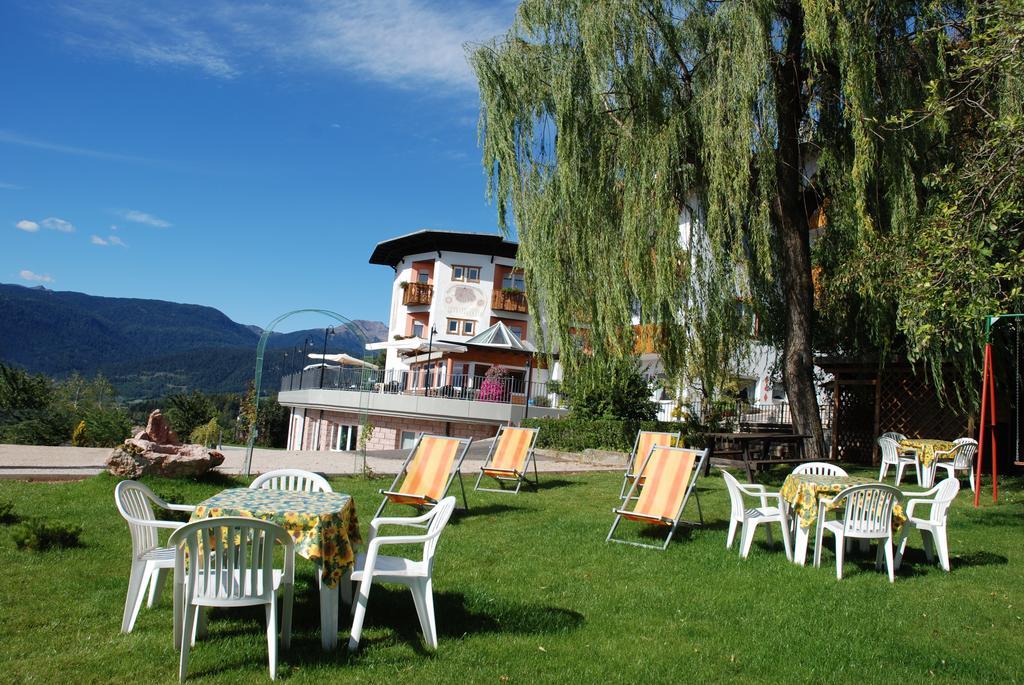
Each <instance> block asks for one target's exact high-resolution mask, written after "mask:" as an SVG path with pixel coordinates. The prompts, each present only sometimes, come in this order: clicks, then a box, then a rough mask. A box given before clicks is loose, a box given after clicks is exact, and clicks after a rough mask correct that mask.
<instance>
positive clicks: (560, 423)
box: [522, 415, 706, 452]
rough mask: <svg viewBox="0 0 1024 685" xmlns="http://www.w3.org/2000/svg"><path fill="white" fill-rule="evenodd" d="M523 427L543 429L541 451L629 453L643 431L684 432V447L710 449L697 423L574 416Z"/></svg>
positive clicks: (528, 422)
mask: <svg viewBox="0 0 1024 685" xmlns="http://www.w3.org/2000/svg"><path fill="white" fill-rule="evenodd" d="M522 425H523V426H524V427H526V428H540V433H539V434H538V435H537V447H539V448H542V449H553V450H562V451H565V452H582V451H583V450H586V449H600V450H614V451H617V452H629V451H630V450H631V449H633V443H634V442H635V441H636V433H637V431H639V430H645V431H666V432H671V433H678V432H680V431H682V433H683V444H684V445H686V446H687V447H695V448H699V449H703V448H704V447H706V444H705V440H704V435H703V434H704V432H705V430H704V428H703V427H701V426H700V425H699V424H696V423H690V424H686V423H675V422H668V421H628V420H625V419H581V418H578V417H574V416H571V415H570V416H566V417H564V418H557V419H556V418H543V419H524V420H523V422H522Z"/></svg>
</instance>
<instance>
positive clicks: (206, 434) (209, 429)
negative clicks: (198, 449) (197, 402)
mask: <svg viewBox="0 0 1024 685" xmlns="http://www.w3.org/2000/svg"><path fill="white" fill-rule="evenodd" d="M219 437H220V424H218V423H217V419H210V420H209V421H207V422H206V423H204V424H203V425H201V426H199V427H198V428H196V429H195V430H194V431H192V434H191V435H189V436H188V439H189V442H193V443H195V444H197V445H205V446H206V447H213V446H215V445H216V444H217V439H218V438H219Z"/></svg>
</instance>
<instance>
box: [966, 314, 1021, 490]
mask: <svg viewBox="0 0 1024 685" xmlns="http://www.w3.org/2000/svg"><path fill="white" fill-rule="evenodd" d="M1004 319H1005V320H1007V323H1008V324H1009V325H1011V326H1012V327H1013V339H1014V348H1015V349H1014V359H1013V376H1014V377H1013V392H1014V404H1013V415H1014V445H1013V461H1014V464H1016V465H1017V466H1024V452H1022V451H1021V444H1020V438H1021V435H1020V413H1021V327H1024V313H1020V314H998V315H994V316H987V317H985V361H984V364H983V366H982V372H981V379H982V380H981V418H980V420H979V422H978V423H979V426H978V457H977V461H976V463H975V465H974V468H975V479H974V482H975V483H976V484H977V485H976V487H975V490H974V506H975V507H977V506H978V504H979V502H980V501H981V467H982V463H983V462H984V456H985V445H986V442H987V444H988V446H989V452H990V454H991V455H992V501H993V502H998V501H999V480H998V475H997V469H996V462H997V459H996V453H997V449H996V390H995V385H996V379H995V368H994V362H993V359H992V328H993V327H994V326H995V325H996V323H997V322H999V321H1001V320H1004ZM986 437H987V438H988V440H987V441H986Z"/></svg>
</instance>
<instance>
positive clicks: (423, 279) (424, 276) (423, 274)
mask: <svg viewBox="0 0 1024 685" xmlns="http://www.w3.org/2000/svg"><path fill="white" fill-rule="evenodd" d="M416 281H417V282H418V283H430V272H429V271H420V272H419V273H417V274H416Z"/></svg>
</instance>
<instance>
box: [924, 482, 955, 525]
mask: <svg viewBox="0 0 1024 685" xmlns="http://www.w3.org/2000/svg"><path fill="white" fill-rule="evenodd" d="M959 492H960V481H958V480H957V479H956V478H946V479H945V480H943V481H942V482H941V483H939V485H938V488H937V490H936V492H935V498H934V499H933V500H932V505H931V511H929V512H928V520H929V521H930V522H932V523H943V522H945V520H946V514H947V512H948V511H949V507H950V505H952V504H953V500H955V499H956V496H957V493H959Z"/></svg>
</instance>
